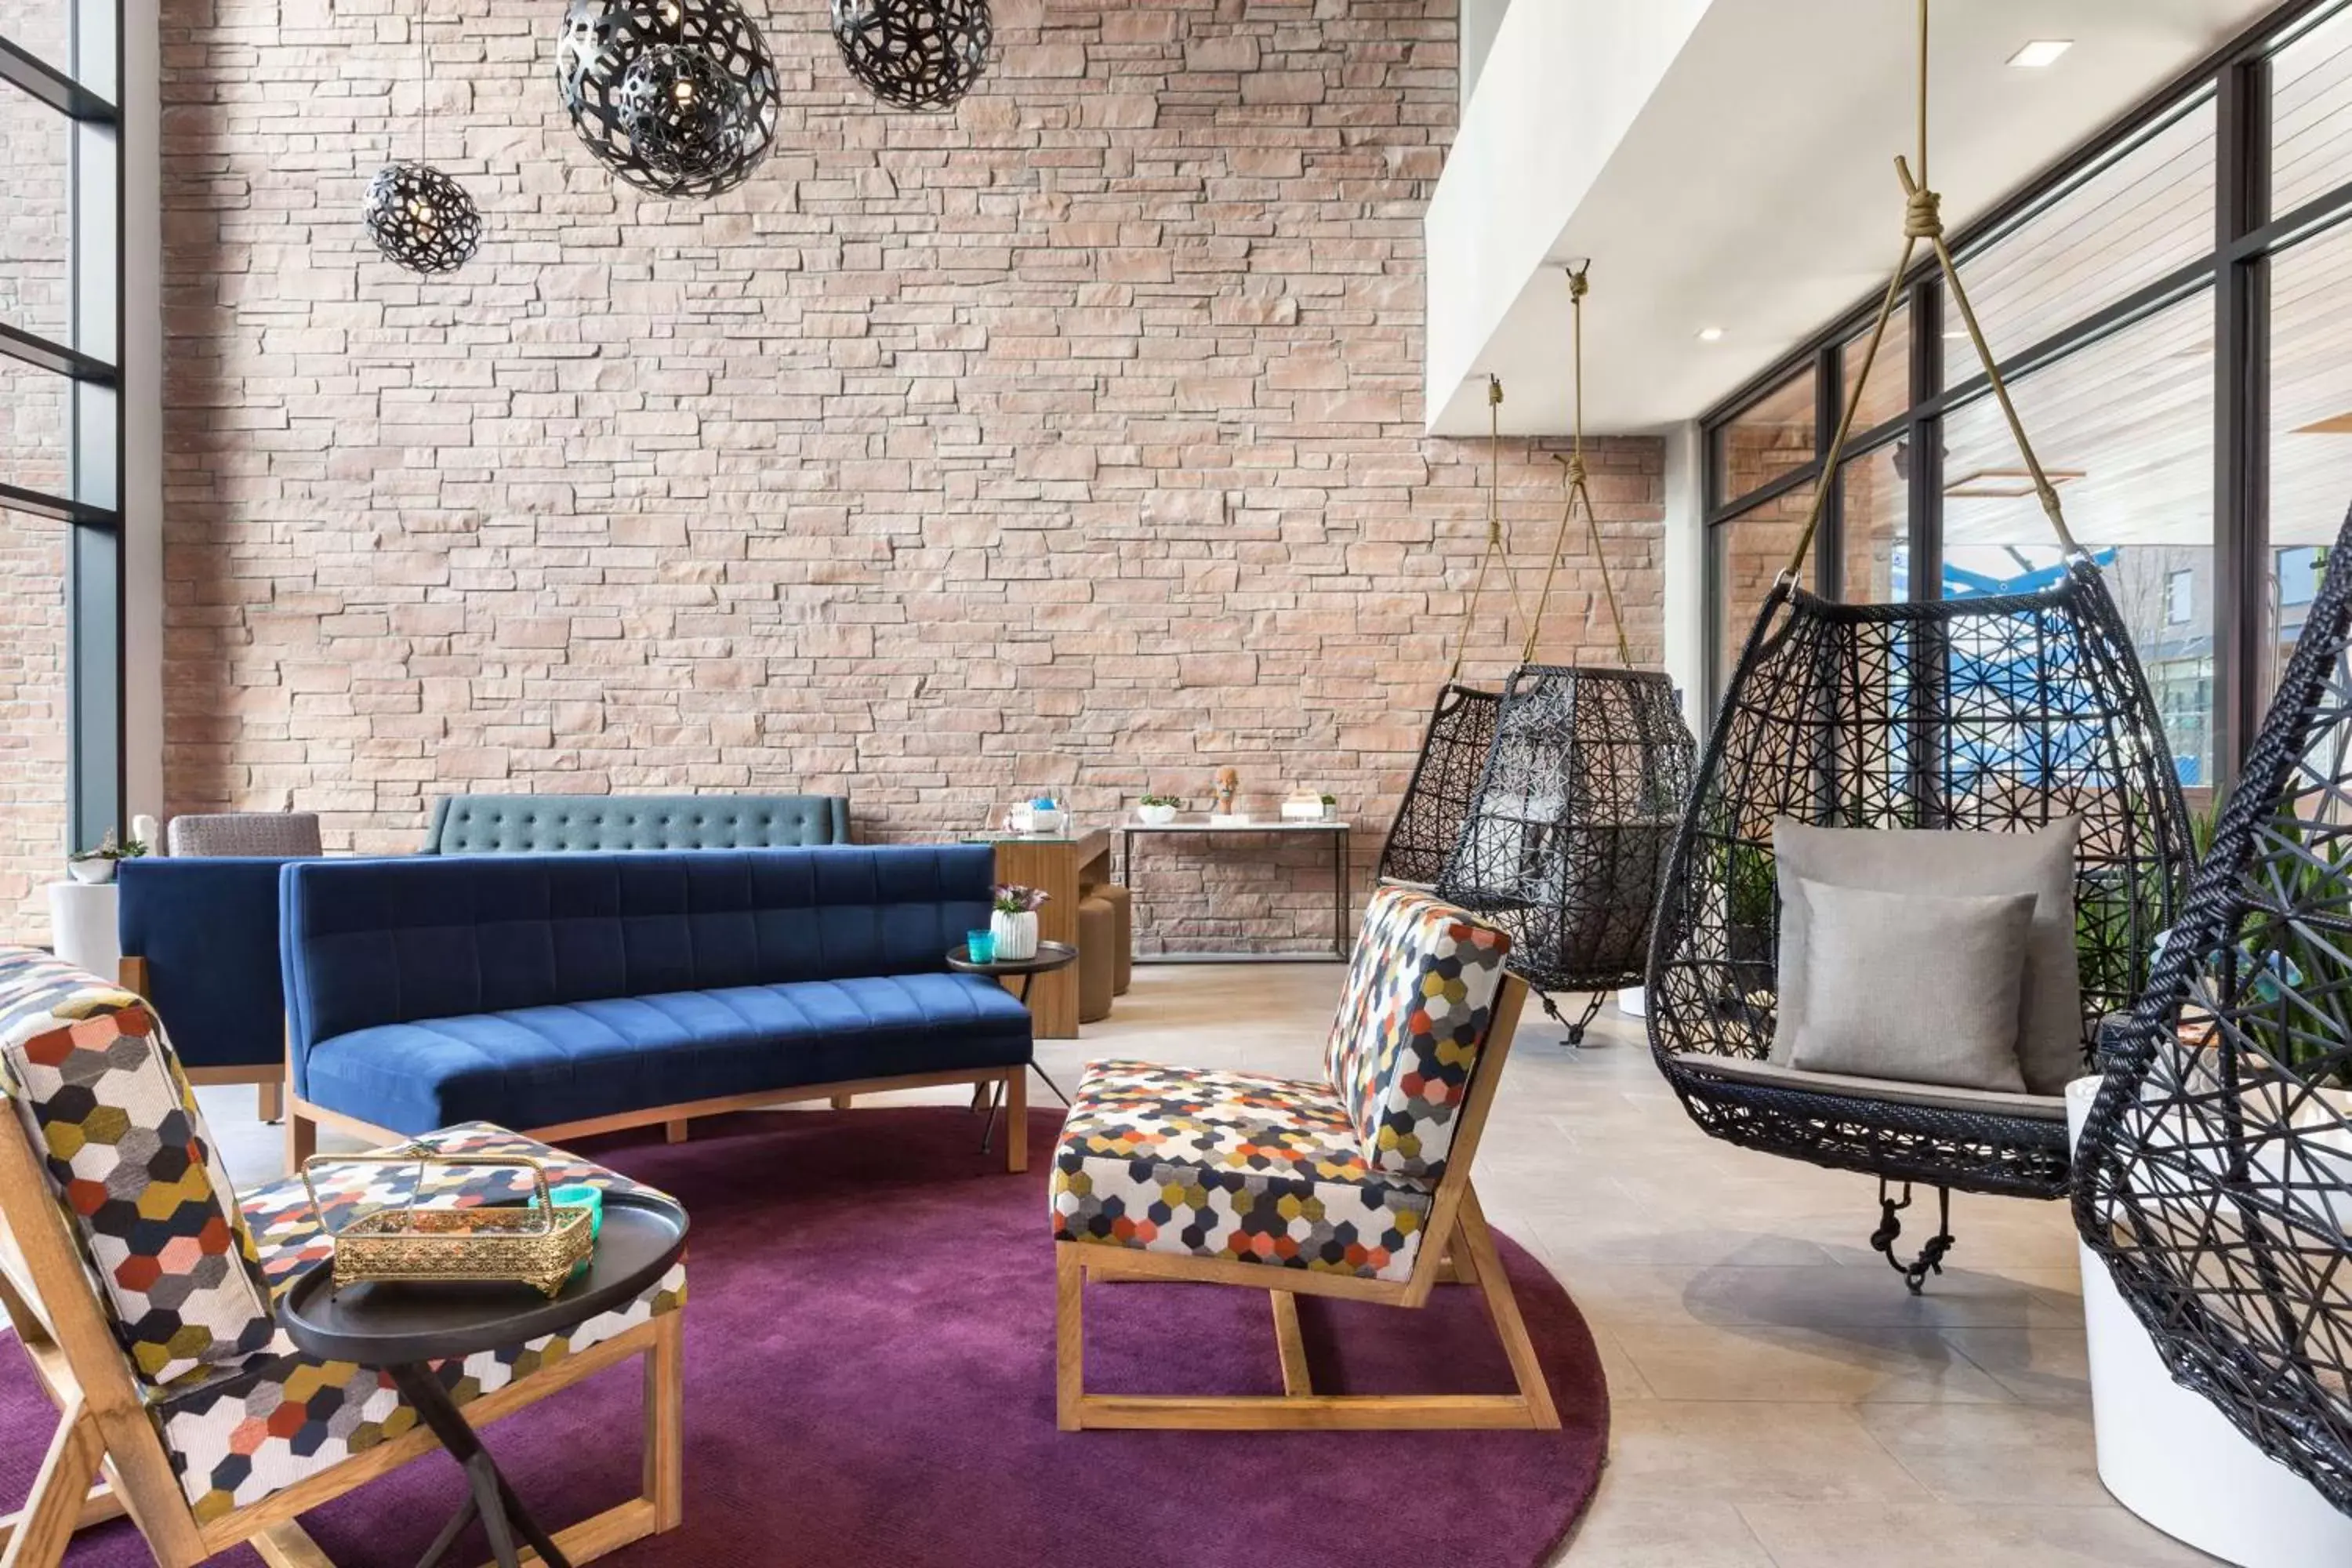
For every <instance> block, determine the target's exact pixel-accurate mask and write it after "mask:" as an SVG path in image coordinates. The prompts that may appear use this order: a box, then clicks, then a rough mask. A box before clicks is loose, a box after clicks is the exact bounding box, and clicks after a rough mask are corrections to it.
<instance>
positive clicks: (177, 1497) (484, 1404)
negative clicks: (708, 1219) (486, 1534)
mask: <svg viewBox="0 0 2352 1568" xmlns="http://www.w3.org/2000/svg"><path fill="white" fill-rule="evenodd" d="M0 1307H5V1310H6V1312H7V1316H8V1321H9V1322H10V1323H11V1324H12V1325H13V1326H14V1327H15V1329H16V1334H17V1337H18V1339H19V1340H21V1341H22V1342H23V1343H24V1346H25V1350H26V1354H28V1355H29V1356H30V1357H31V1358H32V1363H33V1371H34V1373H35V1375H36V1376H37V1378H38V1379H39V1381H40V1384H41V1386H42V1388H43V1389H44V1391H46V1392H47V1394H48V1396H49V1400H50V1402H51V1403H52V1404H54V1405H56V1406H57V1409H58V1425H57V1428H56V1430H55V1432H54V1433H53V1434H52V1435H51V1436H50V1438H49V1443H48V1451H47V1458H45V1459H44V1460H43V1461H42V1465H41V1468H40V1472H39V1475H38V1477H37V1479H35V1481H34V1482H33V1490H32V1495H31V1497H30V1498H29V1499H28V1500H27V1501H26V1505H25V1507H24V1508H23V1509H21V1510H18V1511H17V1512H16V1513H14V1514H10V1515H9V1516H7V1517H6V1518H5V1520H0V1568H57V1565H58V1563H59V1562H61V1561H62V1560H63V1558H64V1556H65V1552H66V1547H67V1545H68V1543H69V1542H71V1541H72V1539H73V1534H74V1531H77V1530H79V1529H81V1528H83V1527H84V1526H87V1525H91V1524H97V1523H100V1522H101V1521H106V1520H110V1519H118V1518H121V1516H123V1515H125V1514H128V1515H129V1516H130V1517H131V1521H132V1522H134V1523H135V1524H136V1525H137V1526H138V1527H139V1531H140V1533H141V1534H142V1535H143V1536H145V1537H146V1538H147V1544H148V1547H149V1549H150V1550H152V1552H154V1554H155V1561H156V1562H157V1563H159V1564H160V1565H161V1568H194V1565H195V1564H197V1563H202V1562H204V1561H205V1559H207V1558H209V1557H212V1556H214V1555H215V1553H218V1552H225V1551H226V1550H228V1549H229V1548H230V1547H232V1546H235V1545H237V1544H238V1543H240V1542H244V1543H247V1544H249V1545H251V1546H252V1547H253V1549H254V1550H255V1551H256V1552H258V1553H259V1554H260V1556H261V1559H262V1561H263V1562H265V1563H268V1564H269V1565H270V1568H332V1564H331V1563H330V1561H329V1559H328V1558H327V1556H326V1554H325V1553H324V1552H321V1551H320V1549H319V1546H318V1543H317V1542H313V1541H312V1540H311V1539H310V1536H309V1535H308V1534H307V1533H306V1532H305V1531H303V1529H302V1526H301V1523H300V1521H299V1515H300V1514H301V1513H302V1512H303V1511H304V1510H308V1509H312V1508H316V1507H317V1506H319V1505H320V1503H323V1502H327V1501H330V1500H332V1499H335V1498H338V1497H341V1496H342V1495H343V1494H344V1493H346V1492H349V1491H353V1490H356V1489H359V1488H360V1487H362V1486H364V1485H366V1484H367V1483H368V1482H369V1481H371V1480H373V1479H375V1478H376V1477H378V1476H381V1475H383V1474H384V1473H386V1472H387V1471H390V1470H394V1469H396V1468H399V1467H401V1466H402V1465H404V1464H407V1463H408V1462H409V1461H410V1460H412V1459H417V1458H423V1457H424V1456H425V1455H426V1454H428V1453H432V1452H435V1451H436V1450H438V1449H439V1447H440V1444H439V1442H438V1441H437V1440H436V1438H435V1437H434V1436H433V1434H432V1433H431V1432H430V1431H428V1430H427V1429H425V1427H424V1426H421V1425H420V1426H415V1427H414V1428H412V1429H411V1430H409V1431H407V1432H404V1433H403V1434H401V1435H400V1436H397V1437H393V1438H390V1439H388V1440H386V1441H384V1442H382V1443H379V1444H377V1445H376V1446H375V1447H372V1448H370V1449H368V1450H366V1451H365V1452H363V1453H359V1454H353V1455H352V1456H351V1457H350V1458H345V1459H342V1460H341V1461H339V1462H338V1463H336V1464H334V1465H332V1466H330V1467H329V1468H326V1469H323V1470H318V1471H314V1472H312V1473H311V1474H310V1475H308V1476H305V1477H303V1478H302V1479H300V1480H298V1481H296V1482H294V1483H293V1484H292V1485H290V1486H288V1487H286V1488H284V1489H280V1490H278V1491H276V1492H272V1493H271V1494H270V1495H269V1496H268V1497H266V1498H263V1499H261V1500H259V1501H257V1502H252V1503H248V1504H247V1505H246V1506H244V1507H242V1508H239V1509H236V1510H234V1511H232V1512H230V1513H227V1514H224V1515H222V1516H221V1517H220V1518H218V1519H215V1520H211V1521H199V1520H198V1519H197V1518H196V1517H195V1514H194V1510H192V1509H191V1508H190V1507H189V1504H188V1500H187V1495H186V1494H185V1493H184V1491H182V1490H181V1488H180V1480H179V1478H178V1477H177V1476H175V1475H173V1472H172V1461H171V1457H170V1455H169V1454H168V1453H167V1452H166V1451H165V1449H164V1447H163V1436H162V1434H161V1433H159V1432H158V1431H157V1430H156V1427H155V1424H154V1423H153V1421H152V1420H151V1419H149V1417H148V1414H147V1410H146V1407H145V1405H144V1403H143V1401H142V1398H141V1396H140V1390H139V1387H138V1384H137V1383H136V1382H135V1381H134V1379H133V1378H132V1376H131V1367H130V1363H128V1362H126V1361H125V1360H124V1359H123V1355H122V1352H121V1347H120V1346H119V1345H118V1344H117V1343H116V1342H115V1338H114V1333H113V1331H112V1330H111V1328H110V1327H109V1321H108V1314H107V1310H106V1308H105V1306H104V1305H103V1304H102V1303H101V1302H100V1300H99V1299H98V1297H97V1295H96V1294H95V1293H94V1291H93V1289H92V1287H91V1285H90V1282H89V1274H88V1272H87V1271H86V1270H85V1269H84V1268H83V1266H82V1261H81V1258H80V1254H79V1250H78V1249H77V1248H76V1247H75V1244H74V1238H73V1237H72V1235H71V1233H70V1232H68V1230H67V1228H66V1221H65V1217H64V1216H63V1215H60V1214H59V1213H58V1208H57V1205H56V1203H55V1201H54V1200H53V1199H52V1197H51V1196H50V1193H49V1185H48V1178H47V1176H46V1175H45V1174H44V1173H42V1170H41V1163H40V1160H39V1158H38V1156H37V1154H36V1152H34V1149H33V1147H32V1144H31V1142H30V1141H29V1140H28V1139H27V1137H26V1133H25V1130H24V1127H23V1124H22V1123H21V1122H20V1121H18V1120H17V1119H16V1116H15V1115H14V1114H12V1113H9V1112H7V1111H6V1110H5V1109H0ZM684 1325H685V1313H684V1309H683V1308H681V1309H679V1310H677V1311H671V1312H664V1313H662V1314H661V1315H659V1316H657V1317H656V1318H654V1319H652V1320H651V1321H647V1322H644V1323H639V1324H637V1325H636V1326H635V1327H634V1328H632V1329H629V1330H628V1331H625V1332H623V1333H621V1334H618V1335H615V1336H614V1338H612V1339H609V1340H605V1341H603V1342H600V1343H598V1344H594V1345H592V1346H590V1347H589V1348H588V1349H586V1350H584V1351H582V1352H578V1353H577V1354H574V1355H570V1356H566V1357H564V1358H563V1359H562V1360H561V1361H559V1362H556V1363H553V1364H552V1365H550V1366H544V1367H541V1369H540V1370H538V1371H536V1372H533V1373H529V1374H527V1375H525V1376H523V1377H520V1378H517V1379H516V1380H515V1381H514V1382H513V1383H510V1384H507V1385H506V1386H505V1387H503V1388H500V1389H499V1390H497V1391H496V1392H494V1393H491V1394H484V1395H483V1396H481V1397H480V1398H478V1399H477V1400H475V1401H473V1402H472V1403H471V1404H469V1405H467V1406H466V1407H465V1410H466V1416H467V1420H468V1421H470V1422H472V1423H473V1424H474V1425H475V1426H487V1425H488V1424H489V1423H490V1422H492V1421H496V1420H498V1419H499V1417H501V1416H504V1415H510V1414H512V1413H513V1412H515V1411H517V1410H520V1409H521V1408H523V1407H524V1406H525V1405H532V1404H535V1403H537V1402H538V1401H540V1400H541V1399H544V1398H546V1397H547V1396H548V1395H549V1394H554V1393H557V1392H559V1391H561V1390H562V1389H564V1388H568V1387H570V1386H571V1385H572V1384H575V1383H578V1382H579V1381H580V1380H581V1379H583V1378H584V1377H587V1376H589V1375H591V1374H592V1373H597V1372H600V1371H602V1370H604V1368H606V1367H608V1366H614V1365H617V1364H619V1363H622V1362H625V1361H627V1360H629V1359H630V1358H631V1357H633V1356H635V1357H642V1358H643V1359H644V1363H645V1434H644V1467H643V1470H642V1480H641V1484H640V1487H639V1490H638V1495H637V1496H635V1497H633V1498H631V1499H629V1500H627V1501H626V1502H623V1503H620V1504H618V1505H616V1506H614V1507H613V1508H609V1509H606V1510H604V1511H603V1512H602V1513H598V1514H595V1515H593V1516H592V1517H590V1518H588V1519H584V1520H583V1521H580V1522H579V1523H577V1524H573V1525H571V1526H568V1527H567V1528H565V1529H563V1530H560V1531H556V1532H555V1543H556V1545H557V1546H559V1547H561V1548H562V1551H563V1552H564V1553H565V1555H567V1556H569V1557H570V1558H571V1559H572V1562H574V1563H584V1562H587V1561H589V1560H591V1559H593V1558H596V1557H600V1556H603V1555H604V1553H606V1552H611V1551H613V1550H614V1548H616V1547H620V1546H624V1545H626V1544H627V1543H628V1542H632V1541H636V1540H639V1539H641V1538H642V1537H645V1536H647V1535H655V1534H658V1533H660V1532H661V1531H667V1530H674V1529H676V1528H677V1526H678V1524H679V1523H680V1522H681V1521H683V1520H684V1518H685V1480H684V1476H685V1470H684V1451H685V1432H684V1420H683V1415H684V1404H683V1400H682V1392H683V1370H684V1354H683V1352H684V1346H685V1341H684V1338H683V1333H684ZM27 1436H30V1435H29V1434H27ZM533 1560H534V1561H535V1559H533Z"/></svg>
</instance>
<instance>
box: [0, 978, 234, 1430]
mask: <svg viewBox="0 0 2352 1568" xmlns="http://www.w3.org/2000/svg"><path fill="white" fill-rule="evenodd" d="M0 1095H5V1098H6V1099H7V1100H8V1101H9V1103H10V1105H11V1106H13V1107H14V1108H15V1111H16V1116H17V1118H18V1120H19V1121H22V1122H23V1123H24V1126H25V1131H26V1136H27V1137H28V1138H29V1139H30V1141H31V1143H32V1147H33V1149H34V1151H35V1152H37V1154H39V1155H40V1156H41V1160H42V1163H43V1166H44V1168H45V1169H46V1170H47V1174H48V1177H49V1182H50V1186H51V1192H52V1193H53V1194H54V1195H55V1196H56V1198H57V1200H58V1206H59V1207H60V1208H61V1209H62V1210H63V1211H64V1213H65V1215H66V1217H67V1219H68V1228H69V1229H70V1230H71V1231H72V1232H73V1236H74V1239H75V1242H76V1244H77V1245H78V1247H79V1250H80V1252H81V1255H82V1261H83V1264H84V1265H85V1266H86V1267H87V1268H89V1273H90V1279H91V1282H92V1284H93V1285H94V1286H95V1287H96V1288H97V1289H98V1293H99V1299H100V1300H101V1301H103V1302H105V1303H106V1305H107V1307H108V1308H109V1316H110V1319H111V1321H112V1326H113V1329H114V1332H115V1338H116V1339H117V1341H118V1342H120V1343H121V1346H122V1350H123V1353H124V1354H125V1355H126V1356H127V1357H129V1358H130V1361H131V1366H132V1368H133V1369H134V1370H135V1371H136V1372H137V1373H138V1375H139V1377H140V1378H141V1379H142V1381H144V1382H145V1383H147V1384H150V1385H163V1384H173V1383H176V1382H179V1381H181V1380H184V1379H187V1378H191V1377H201V1376H203V1375H205V1373H206V1371H207V1369H209V1368H212V1367H215V1366H217V1365H220V1364H222V1363H227V1362H236V1361H241V1360H243V1359H244V1358H245V1357H246V1356H247V1355H249V1354H251V1353H252V1352H253V1351H254V1350H255V1349H256V1348H257V1346H259V1345H262V1344H265V1343H267V1342H268V1339H269V1335H270V1333H271V1331H272V1325H271V1321H270V1316H269V1300H268V1294H267V1293H266V1292H265V1291H264V1289H262V1285H261V1279H260V1276H259V1275H258V1273H257V1271H256V1270H255V1268H254V1262H253V1256H254V1254H253V1241H252V1238H251V1237H249V1236H247V1234H246V1228H245V1224H244V1221H243V1220H242V1218H240V1217H239V1215H238V1213H237V1207H236V1189H235V1188H234V1187H232V1186H231V1185H230V1184H229V1179H228V1172H227V1169H226V1166H224V1165H223V1164H222V1163H221V1159H220V1155H219V1152H218V1151H217V1150H216V1149H215V1146H214V1144H213V1141H212V1134H211V1132H210V1131H208V1130H207V1129H206V1128H205V1119H204V1114H203V1112H202V1111H200V1110H197V1109H196V1100H195V1094H194V1091H193V1090H192V1089H190V1088H189V1087H188V1080H187V1079H186V1077H185V1076H184V1074H182V1072H181V1071H180V1065H179V1062H178V1061H177V1060H176V1059H175V1058H173V1054H172V1048H171V1047H170V1045H169V1044H167V1043H166V1042H165V1040H164V1038H163V1029H162V1027H161V1026H159V1025H158V1024H157V1023H156V1021H155V1016H154V1014H153V1013H152V1012H150V1011H149V1010H148V1008H147V1005H146V1004H145V1003H143V1002H142V1001H140V1000H139V999H138V998H137V997H135V996H133V995H131V994H130V993H129V992H127V991H121V990H117V989H116V988H115V987H113V986H111V985H109V984H106V983H105V982H103V981H101V980H99V979H98V978H97V977H96V976H94V975H90V974H87V973H83V972H82V971H81V970H79V969H76V968H74V967H73V966H72V965H71V964H67V963H58V961H57V960H55V959H53V958H50V957H49V956H48V955H47V954H46V953H37V952H26V951H24V950H21V949H15V950H8V951H6V952H0Z"/></svg>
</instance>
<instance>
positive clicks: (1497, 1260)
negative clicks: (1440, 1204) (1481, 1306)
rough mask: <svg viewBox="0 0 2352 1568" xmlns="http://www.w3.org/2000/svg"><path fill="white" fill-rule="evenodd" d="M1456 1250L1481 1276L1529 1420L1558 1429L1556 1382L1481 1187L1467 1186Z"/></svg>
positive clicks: (1546, 1428)
mask: <svg viewBox="0 0 2352 1568" xmlns="http://www.w3.org/2000/svg"><path fill="white" fill-rule="evenodd" d="M1454 1247H1455V1249H1456V1250H1455V1253H1454V1256H1455V1257H1456V1258H1460V1259H1462V1260H1463V1261H1465V1262H1466V1263H1468V1264H1469V1266H1470V1271H1471V1272H1472V1273H1473V1274H1474V1275H1475V1276H1476V1277H1477V1284H1478V1295H1479V1298H1480V1300H1484V1301H1485V1302H1486V1317H1487V1319H1488V1320H1489V1321H1491V1322H1493V1324H1494V1325H1495V1337H1496V1339H1498V1340H1500V1341H1502V1342H1503V1353H1504V1354H1505V1355H1506V1356H1507V1357H1509V1358H1510V1363H1511V1375H1512V1376H1514V1377H1516V1378H1517V1379H1518V1384H1519V1397H1521V1398H1522V1399H1524V1400H1526V1401H1527V1402H1528V1425H1530V1426H1534V1427H1535V1428H1536V1429H1537V1430H1538V1431H1543V1432H1556V1431H1558V1430H1559V1409H1558V1407H1556V1406H1555V1405H1553V1404H1552V1398H1551V1383H1550V1380H1549V1379H1548V1378H1546V1377H1545V1376H1544V1369H1543V1363H1542V1362H1541V1361H1540V1360H1538V1358H1537V1356H1536V1347H1535V1342H1534V1341H1533V1340H1530V1339H1529V1338H1528V1325H1527V1321H1526V1320H1525V1319H1524V1318H1521V1317H1520V1316H1519V1299H1518V1297H1517V1295H1515V1294H1513V1292H1512V1290H1511V1281H1510V1279H1509V1277H1508V1276H1507V1275H1506V1274H1505V1273H1504V1272H1503V1255H1502V1254H1501V1253H1499V1252H1497V1251H1496V1250H1495V1234H1494V1232H1492V1231H1490V1230H1488V1229H1487V1228H1486V1210H1484V1209H1482V1208H1480V1207H1479V1206H1478V1190H1477V1189H1476V1188H1475V1187H1465V1188H1464V1189H1463V1193H1462V1210H1461V1213H1460V1215H1458V1216H1457V1217H1456V1220H1455V1222H1454Z"/></svg>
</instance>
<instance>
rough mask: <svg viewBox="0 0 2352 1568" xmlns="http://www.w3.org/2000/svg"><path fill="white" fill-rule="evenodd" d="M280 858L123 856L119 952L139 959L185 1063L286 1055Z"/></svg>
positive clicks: (247, 1063)
mask: <svg viewBox="0 0 2352 1568" xmlns="http://www.w3.org/2000/svg"><path fill="white" fill-rule="evenodd" d="M286 863H287V858H286V857H283V856H268V857H262V856H242V855H223V856H210V857H197V858H190V859H185V860H180V859H169V860H164V859H157V858H153V857H145V858H140V859H136V860H125V861H124V862H122V867H121V869H120V870H119V871H117V872H116V873H115V875H114V880H115V883H116V885H117V886H119V887H120V888H121V903H120V905H119V906H118V910H117V914H116V917H115V924H116V930H117V931H118V932H119V933H120V934H121V939H122V952H123V955H124V956H125V957H129V958H141V959H144V960H145V961H146V965H147V973H146V978H145V981H144V983H143V984H144V985H145V988H146V996H147V1000H148V1001H149V1002H151V1003H152V1004H153V1005H154V1007H155V1010H156V1011H157V1012H159V1013H161V1014H163V1016H165V1017H167V1018H169V1019H170V1020H171V1021H172V1045H173V1048H174V1049H176V1050H177V1051H178V1052H179V1055H180V1060H181V1062H182V1063H183V1064H184V1065H185V1066H188V1067H192V1068H227V1067H259V1066H262V1065H264V1064H266V1063H269V1062H275V1061H279V1060H282V1059H283V1058H284V1057H285V1054H286V1019H285V1015H284V1013H283V1011H282V1010H281V1008H280V1006H279V1004H278V998H279V997H280V996H281V995H282V994H284V990H285V987H284V984H283V983H282V981H281V979H280V976H279V974H278V868H279V867H280V866H283V865H285V864H286Z"/></svg>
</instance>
